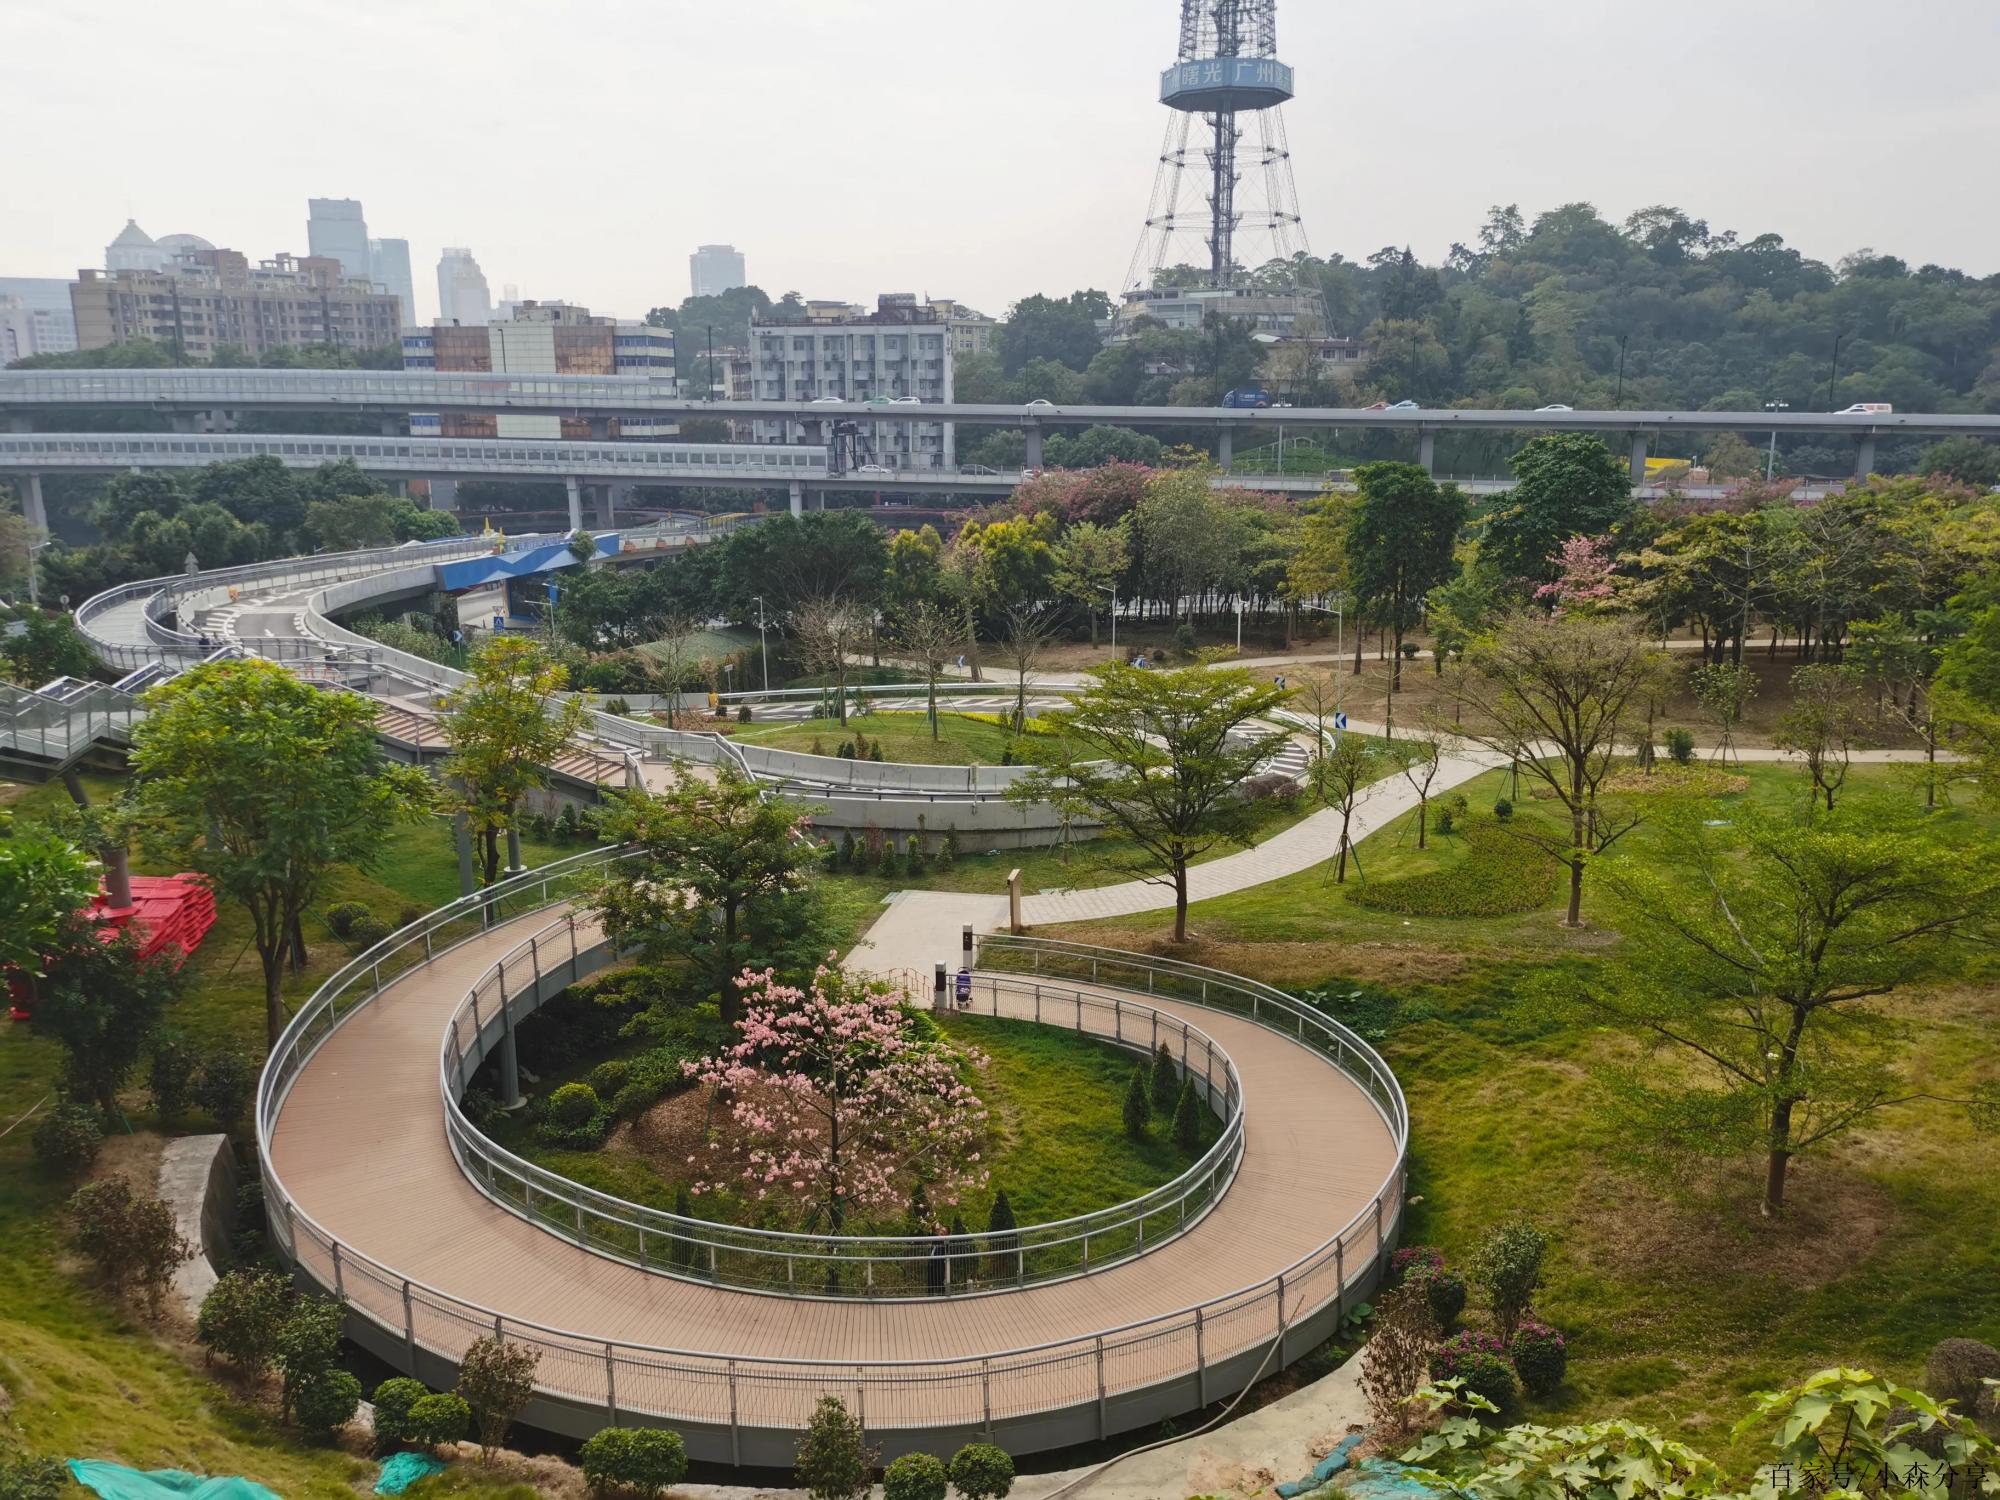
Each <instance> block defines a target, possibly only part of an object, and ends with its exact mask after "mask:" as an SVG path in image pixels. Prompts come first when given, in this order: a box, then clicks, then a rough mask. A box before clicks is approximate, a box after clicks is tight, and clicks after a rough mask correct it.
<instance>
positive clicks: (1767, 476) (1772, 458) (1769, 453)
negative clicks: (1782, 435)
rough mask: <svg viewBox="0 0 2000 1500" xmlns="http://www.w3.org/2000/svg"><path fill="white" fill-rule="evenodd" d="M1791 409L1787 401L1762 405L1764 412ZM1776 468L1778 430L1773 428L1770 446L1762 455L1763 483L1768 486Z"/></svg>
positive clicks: (1768, 402) (1767, 402) (1790, 404)
mask: <svg viewBox="0 0 2000 1500" xmlns="http://www.w3.org/2000/svg"><path fill="white" fill-rule="evenodd" d="M1791 409H1792V403H1791V402H1789V401H1766V402H1765V403H1764V410H1765V411H1790V410H1791ZM1777 468H1778V429H1777V428H1775V427H1773V428H1772V429H1771V446H1770V447H1769V448H1768V449H1766V450H1765V453H1764V483H1766V484H1769V483H1770V482H1771V476H1772V475H1773V474H1774V473H1776V472H1777Z"/></svg>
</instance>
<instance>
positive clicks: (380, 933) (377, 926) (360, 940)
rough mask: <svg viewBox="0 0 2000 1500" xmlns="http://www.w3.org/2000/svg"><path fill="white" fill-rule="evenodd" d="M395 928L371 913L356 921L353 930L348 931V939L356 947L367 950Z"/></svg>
mask: <svg viewBox="0 0 2000 1500" xmlns="http://www.w3.org/2000/svg"><path fill="white" fill-rule="evenodd" d="M394 930H395V929H394V928H392V927H391V926H390V925H389V924H388V923H387V922H385V921H383V920H382V919H381V918H380V917H377V916H372V915H371V916H366V917H363V918H362V919H361V920H360V921H358V922H356V923H355V924H354V928H353V930H352V931H351V932H349V933H348V935H347V939H348V941H349V942H351V943H353V944H354V946H355V947H357V948H360V949H362V950H364V951H365V950H367V949H369V948H372V947H374V946H375V945H376V944H377V943H379V942H381V941H382V939H383V938H385V937H387V936H388V935H389V934H390V933H391V932H393V931H394Z"/></svg>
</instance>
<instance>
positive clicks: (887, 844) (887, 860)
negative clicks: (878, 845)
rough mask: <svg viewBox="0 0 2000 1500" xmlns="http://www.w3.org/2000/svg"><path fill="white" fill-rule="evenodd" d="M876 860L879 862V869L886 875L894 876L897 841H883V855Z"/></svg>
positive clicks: (887, 839) (886, 839)
mask: <svg viewBox="0 0 2000 1500" xmlns="http://www.w3.org/2000/svg"><path fill="white" fill-rule="evenodd" d="M876 858H877V860H878V868H879V869H880V870H881V872H882V873H883V874H884V875H894V874H895V873H896V841H895V840H894V839H890V838H885V839H883V840H882V850H881V853H880V854H879V855H877V856H876Z"/></svg>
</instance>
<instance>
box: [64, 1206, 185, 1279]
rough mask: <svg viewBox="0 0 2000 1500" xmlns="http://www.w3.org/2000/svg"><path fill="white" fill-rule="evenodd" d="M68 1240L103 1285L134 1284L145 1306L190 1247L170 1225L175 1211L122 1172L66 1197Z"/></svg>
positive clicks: (178, 1231) (182, 1259)
mask: <svg viewBox="0 0 2000 1500" xmlns="http://www.w3.org/2000/svg"><path fill="white" fill-rule="evenodd" d="M69 1223H70V1243H71V1244H73V1245H74V1246H75V1247H76V1249H77V1252H78V1253H79V1254H81V1255H82V1256H83V1257H84V1258H85V1259H87V1260H88V1261H90V1263H91V1264H92V1265H93V1266H95V1267H96V1269H97V1274H98V1276H99V1277H100V1278H102V1280H103V1281H104V1282H105V1284H106V1285H108V1286H112V1287H116V1288H119V1289H124V1288H128V1287H130V1288H136V1289H137V1290H138V1291H139V1292H140V1294H141V1295H143V1296H144V1297H145V1299H146V1303H147V1305H148V1306H149V1307H156V1306H157V1305H158V1304H159V1300H160V1292H161V1290H162V1289H163V1288H164V1287H165V1286H166V1284H167V1278H168V1277H170V1276H172V1275H173V1274H174V1267H176V1266H178V1265H179V1264H180V1263H181V1262H182V1261H184V1260H186V1259H188V1258H189V1257H190V1256H192V1255H193V1254H194V1247H193V1246H192V1245H190V1244H188V1242H187V1241H186V1240H185V1239H183V1238H182V1237H181V1232H180V1230H179V1229H177V1228H175V1227H174V1211H173V1210H172V1209H170V1208H168V1207H167V1205H166V1204H164V1203H162V1202H161V1201H160V1200H159V1199H158V1198H154V1197H151V1196H142V1195H140V1194H138V1193H135V1192H133V1191H132V1184H131V1183H129V1182H127V1181H126V1180H125V1179H124V1178H122V1177H110V1178H106V1179H105V1180H104V1181H102V1182H91V1183H86V1184H85V1185H84V1186H82V1187H80V1188H78V1189H77V1190H76V1192H75V1193H74V1194H73V1195H72V1196H71V1197H70V1200H69Z"/></svg>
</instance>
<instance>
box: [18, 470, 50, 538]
mask: <svg viewBox="0 0 2000 1500" xmlns="http://www.w3.org/2000/svg"><path fill="white" fill-rule="evenodd" d="M21 516H22V519H24V520H25V521H26V522H27V523H28V524H29V525H30V526H32V527H33V528H34V529H35V530H37V531H47V530H48V529H49V508H48V506H47V505H45V504H44V503H43V501H42V476H41V475H39V474H23V475H22V476H21Z"/></svg>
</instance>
